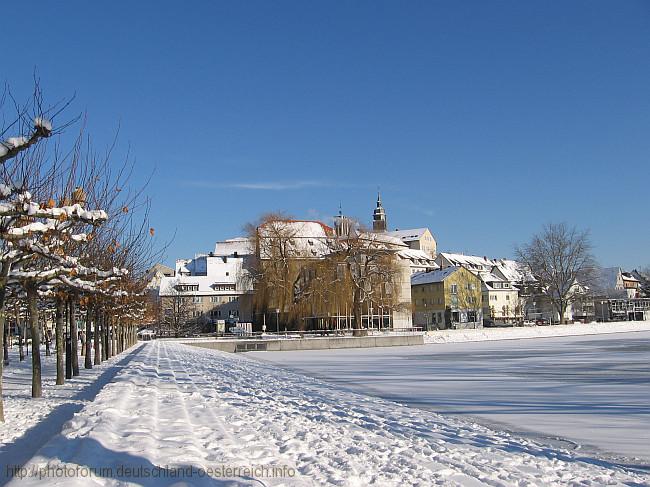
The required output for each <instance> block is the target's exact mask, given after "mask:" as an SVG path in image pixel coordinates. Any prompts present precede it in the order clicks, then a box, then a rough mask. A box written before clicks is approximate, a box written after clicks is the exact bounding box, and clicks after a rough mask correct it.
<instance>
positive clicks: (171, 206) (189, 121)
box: [0, 0, 650, 268]
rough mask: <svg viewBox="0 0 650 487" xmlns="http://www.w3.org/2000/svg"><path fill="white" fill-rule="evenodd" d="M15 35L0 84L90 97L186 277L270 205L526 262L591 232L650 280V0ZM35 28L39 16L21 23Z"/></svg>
mask: <svg viewBox="0 0 650 487" xmlns="http://www.w3.org/2000/svg"><path fill="white" fill-rule="evenodd" d="M15 10H16V12H15V17H16V18H18V17H22V18H24V19H27V20H26V21H24V22H15V23H9V22H5V23H3V38H4V39H5V42H4V48H5V49H4V55H3V58H4V60H3V62H2V69H1V70H0V74H1V76H0V78H1V79H2V80H3V81H6V82H8V83H9V84H10V85H11V86H12V88H13V89H14V90H15V91H18V92H20V90H21V89H23V88H24V87H28V86H29V83H30V79H31V76H32V72H33V71H34V69H36V70H37V71H38V74H39V76H40V78H41V81H42V84H43V85H44V87H45V89H46V94H47V96H48V97H50V98H60V97H63V96H66V95H70V94H72V93H76V101H75V104H74V110H78V111H82V110H83V111H86V112H87V114H88V117H89V129H90V130H91V132H92V134H93V136H94V138H95V140H96V141H97V142H99V143H104V144H108V142H109V141H110V140H111V138H112V137H113V135H114V133H115V130H116V129H117V127H118V125H119V127H120V149H121V150H122V151H124V150H126V147H127V146H128V145H130V147H131V150H132V152H133V153H134V155H135V156H136V158H137V164H138V170H137V174H136V176H137V178H139V179H141V180H143V179H144V178H146V176H147V174H149V173H150V172H151V171H152V170H154V169H155V173H154V176H153V179H152V181H151V183H150V186H149V193H150V194H151V197H152V199H153V205H154V207H153V211H152V215H151V217H152V225H153V226H154V227H155V228H156V230H157V235H158V236H159V237H160V238H166V237H171V235H173V234H174V232H176V237H175V240H174V242H173V243H172V245H171V246H170V248H169V251H168V256H167V262H168V263H169V262H173V260H174V259H176V258H179V257H189V256H192V255H193V254H194V253H196V252H204V251H209V250H210V249H211V248H212V247H213V244H214V241H216V240H218V239H223V238H228V237H231V236H236V235H238V234H240V233H241V228H242V226H243V224H244V223H246V222H248V221H251V220H254V219H255V218H256V217H257V216H259V215H260V214H261V213H263V212H265V211H269V210H284V211H286V212H288V213H290V214H292V215H294V216H295V217H297V218H308V219H312V218H320V219H327V218H330V217H331V215H334V214H335V213H336V212H337V210H338V205H339V203H341V204H342V206H343V210H344V212H345V213H346V214H348V215H351V216H356V217H358V218H360V219H363V220H366V221H369V219H370V215H371V212H372V209H373V207H374V202H375V198H376V190H377V188H378V187H381V191H382V196H383V200H384V204H385V207H386V209H387V212H388V218H389V226H390V227H391V228H395V227H399V228H408V227H416V226H418V227H419V226H428V227H429V228H431V230H432V232H433V233H434V235H435V236H436V238H437V239H438V243H439V247H440V249H444V250H452V251H461V252H462V251H464V252H467V253H476V254H479V255H489V256H493V257H502V256H510V255H512V253H513V247H514V245H515V244H517V243H521V242H524V241H526V240H527V239H528V238H529V237H530V236H531V234H532V233H534V232H536V231H537V230H539V229H540V228H541V226H542V224H544V223H546V222H550V221H567V222H569V223H571V224H576V225H578V226H579V227H582V228H590V229H591V232H592V237H593V242H594V245H595V254H596V257H597V258H598V259H599V260H600V261H601V263H602V264H604V265H621V266H623V267H628V268H632V267H639V266H644V265H647V264H650V255H648V249H649V248H650V227H649V225H648V216H647V215H648V204H647V192H648V189H649V187H650V186H649V183H650V169H649V165H648V163H649V162H650V161H649V154H650V89H649V88H648V87H650V3H648V2H646V1H643V0H638V1H634V0H628V1H623V2H620V1H619V2H616V1H610V2H604V1H593V0H590V1H571V2H566V1H544V2H541V1H540V2H521V1H516V0H513V1H491V2H485V1H466V2H434V1H427V2H417V1H413V2H397V1H394V2H382V1H368V2H361V1H357V2H308V1H296V2H253V1H250V2H229V3H225V2H208V1H204V2H196V1H195V2H182V3H181V2H171V1H156V2H153V1H138V2H125V1H115V2H102V3H101V4H100V3H97V2H86V1H66V2H36V4H34V3H32V4H24V5H22V4H20V5H19V4H16V6H15ZM21 11H22V12H21Z"/></svg>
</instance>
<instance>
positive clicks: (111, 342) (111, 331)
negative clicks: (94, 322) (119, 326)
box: [108, 320, 115, 357]
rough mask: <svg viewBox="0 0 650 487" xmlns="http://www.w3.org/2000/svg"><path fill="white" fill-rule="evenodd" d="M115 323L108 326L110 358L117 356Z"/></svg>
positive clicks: (111, 322)
mask: <svg viewBox="0 0 650 487" xmlns="http://www.w3.org/2000/svg"><path fill="white" fill-rule="evenodd" d="M114 343H115V323H114V322H113V320H111V321H110V323H109V324H108V356H109V357H112V356H114V355H115V345H114Z"/></svg>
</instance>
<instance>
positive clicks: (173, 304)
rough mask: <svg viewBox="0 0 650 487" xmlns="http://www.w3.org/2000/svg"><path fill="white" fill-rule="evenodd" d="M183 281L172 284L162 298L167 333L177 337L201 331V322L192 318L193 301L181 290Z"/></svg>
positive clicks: (163, 322)
mask: <svg viewBox="0 0 650 487" xmlns="http://www.w3.org/2000/svg"><path fill="white" fill-rule="evenodd" d="M180 286H182V284H181V281H180V280H179V279H176V280H175V281H174V282H173V283H170V286H169V290H168V292H167V293H166V294H165V295H164V296H163V297H162V302H161V306H162V324H163V326H164V329H165V332H166V333H167V334H171V335H173V336H175V337H180V336H183V335H187V334H191V333H194V332H196V331H199V329H200V324H199V321H198V320H196V319H194V317H193V316H192V310H193V306H192V304H191V303H190V300H191V299H192V298H191V296H189V295H188V293H186V292H184V291H182V290H181V289H180Z"/></svg>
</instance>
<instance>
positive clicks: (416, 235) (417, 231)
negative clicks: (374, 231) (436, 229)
mask: <svg viewBox="0 0 650 487" xmlns="http://www.w3.org/2000/svg"><path fill="white" fill-rule="evenodd" d="M427 230H429V229H428V228H426V227H423V228H411V229H407V230H394V231H392V232H386V233H387V234H388V235H392V236H393V237H397V238H399V239H401V240H402V241H403V242H412V241H413V240H419V239H420V237H422V235H424V233H425V232H426V231H427Z"/></svg>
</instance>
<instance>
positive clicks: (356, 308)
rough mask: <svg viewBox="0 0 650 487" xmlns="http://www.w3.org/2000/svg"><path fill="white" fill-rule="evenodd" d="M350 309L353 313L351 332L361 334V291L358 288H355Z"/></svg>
mask: <svg viewBox="0 0 650 487" xmlns="http://www.w3.org/2000/svg"><path fill="white" fill-rule="evenodd" d="M352 308H353V309H352V311H353V313H354V331H353V332H352V335H353V336H363V334H364V332H363V331H361V329H362V328H363V313H362V311H361V291H360V290H359V288H355V290H354V296H353V303H352Z"/></svg>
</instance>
